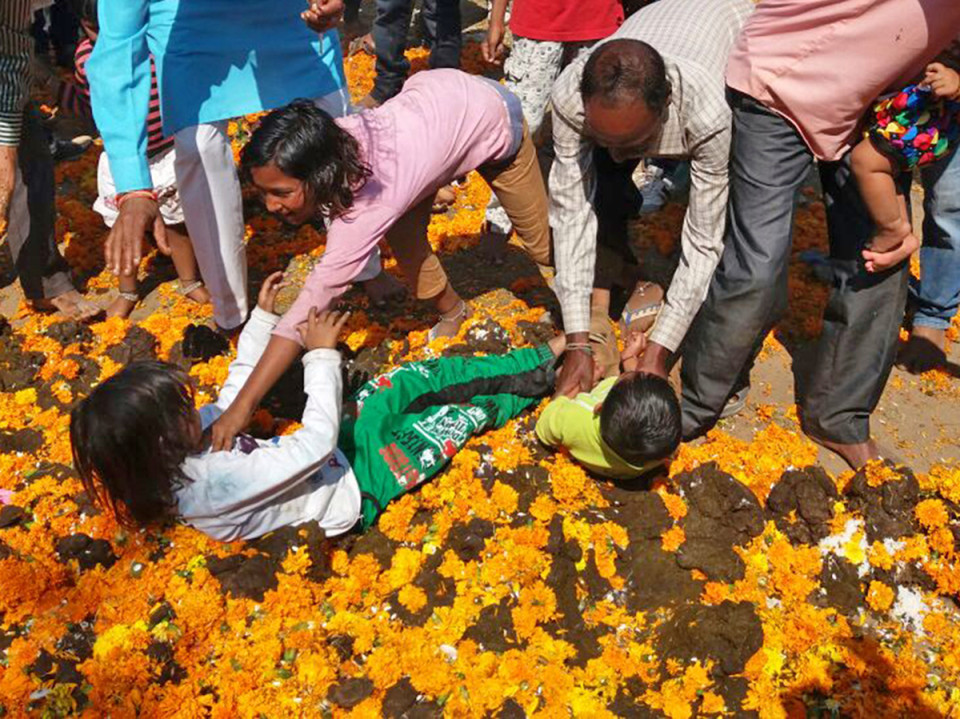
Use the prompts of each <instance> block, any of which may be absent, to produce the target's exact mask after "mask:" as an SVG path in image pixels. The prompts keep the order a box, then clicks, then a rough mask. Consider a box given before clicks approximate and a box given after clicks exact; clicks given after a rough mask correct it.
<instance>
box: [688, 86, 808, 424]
mask: <svg viewBox="0 0 960 719" xmlns="http://www.w3.org/2000/svg"><path fill="white" fill-rule="evenodd" d="M731 104H732V106H733V144H732V148H731V157H730V200H729V203H728V207H727V232H726V237H725V240H724V251H723V255H722V256H721V259H720V264H719V265H718V267H717V270H716V272H715V274H714V276H713V280H712V282H711V284H710V290H709V292H708V294H707V299H706V301H705V302H704V304H703V306H702V307H701V309H700V312H699V313H698V315H697V317H696V319H695V320H694V323H693V326H692V327H691V329H690V332H689V334H688V337H687V341H686V343H685V345H684V347H683V364H682V367H681V376H682V383H683V393H682V408H683V435H684V438H685V439H692V438H693V437H696V436H697V435H700V434H702V433H704V432H706V431H707V430H708V429H710V427H712V426H713V425H714V424H715V423H716V421H717V419H718V418H719V416H720V412H721V411H722V410H723V408H724V405H725V403H726V402H727V399H728V398H729V397H730V396H731V395H732V394H733V393H734V392H735V391H736V390H737V389H738V387H737V384H738V379H740V378H741V377H742V375H743V373H745V372H749V364H750V362H751V361H752V359H753V357H754V356H755V352H756V350H757V348H758V346H759V343H760V342H762V341H763V338H764V336H765V335H766V333H767V332H768V331H769V329H770V328H771V327H772V326H773V324H774V323H775V322H776V321H777V319H778V318H779V317H780V316H781V315H782V314H783V312H784V310H785V308H786V300H787V267H788V261H789V256H790V242H791V237H792V233H793V216H794V201H795V197H796V193H797V190H798V189H799V188H800V185H801V184H802V182H803V179H804V177H805V176H806V174H807V171H808V170H809V168H810V165H811V163H812V161H813V158H812V156H811V154H810V151H809V149H808V148H807V146H806V144H805V143H804V142H803V140H802V139H801V138H800V136H799V135H798V134H797V132H796V130H794V128H793V127H792V126H791V125H790V124H789V123H788V122H787V121H786V120H784V119H783V118H782V117H780V116H778V115H775V114H774V113H772V112H770V111H769V110H767V109H766V108H765V107H763V106H762V105H760V104H759V103H757V102H756V101H754V100H752V99H750V98H748V97H746V96H743V95H739V94H732V95H731Z"/></svg>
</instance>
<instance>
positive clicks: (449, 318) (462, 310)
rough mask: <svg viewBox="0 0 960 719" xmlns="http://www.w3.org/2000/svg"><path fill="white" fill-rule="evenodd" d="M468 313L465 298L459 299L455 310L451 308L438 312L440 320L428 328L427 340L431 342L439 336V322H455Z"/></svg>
mask: <svg viewBox="0 0 960 719" xmlns="http://www.w3.org/2000/svg"><path fill="white" fill-rule="evenodd" d="M469 313H470V306H469V305H468V304H467V303H466V301H465V300H460V306H459V307H458V308H457V309H456V310H452V311H450V312H447V313H440V322H437V324H435V325H434V326H433V327H431V328H430V332H428V333H427V341H428V342H433V341H434V340H435V339H437V338H438V337H441V336H442V335H441V334H440V324H441V323H443V322H456V321H457V320H461V324H462V320H464V319H466V318H467V317H468V316H469Z"/></svg>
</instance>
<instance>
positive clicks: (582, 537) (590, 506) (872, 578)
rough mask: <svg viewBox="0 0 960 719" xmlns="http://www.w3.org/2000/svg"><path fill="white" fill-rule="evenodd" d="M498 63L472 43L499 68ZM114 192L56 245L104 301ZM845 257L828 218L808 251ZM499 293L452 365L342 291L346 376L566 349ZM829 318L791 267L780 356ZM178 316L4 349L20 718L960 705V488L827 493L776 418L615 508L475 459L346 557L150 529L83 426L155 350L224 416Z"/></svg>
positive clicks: (1, 479)
mask: <svg viewBox="0 0 960 719" xmlns="http://www.w3.org/2000/svg"><path fill="white" fill-rule="evenodd" d="M412 56H413V60H414V64H415V67H416V68H419V67H422V66H423V64H424V61H423V56H422V53H419V52H417V51H415V52H413V53H412ZM475 56H476V49H475V47H472V46H471V47H470V48H469V50H468V53H467V58H468V63H467V64H468V66H471V65H472V66H473V67H474V69H479V65H478V62H477V61H476V58H475ZM348 74H349V76H350V79H351V91H352V94H353V95H354V96H355V97H359V96H361V95H363V94H364V93H365V92H366V90H367V89H368V86H369V84H370V81H371V74H372V59H371V58H369V57H367V56H365V55H362V54H361V55H356V56H353V57H351V58H349V59H348ZM232 131H233V132H234V134H235V135H237V136H238V137H241V136H243V135H244V134H245V133H246V132H247V131H248V125H247V122H246V121H240V122H238V123H236V124H235V125H234V127H233V130H232ZM95 168H96V157H95V156H94V153H89V154H88V155H87V156H86V157H85V158H83V159H82V160H80V161H79V162H77V163H73V164H69V165H64V166H61V167H60V169H59V173H60V177H59V179H60V181H61V188H62V190H63V191H62V192H61V193H60V196H59V199H58V207H59V211H60V218H59V220H58V233H59V236H60V237H61V239H62V240H63V242H64V243H65V247H66V256H67V259H68V261H69V262H70V264H71V265H72V267H73V268H74V270H75V271H76V272H77V273H78V274H80V275H82V276H84V277H86V278H87V279H88V288H90V289H91V290H92V291H93V292H98V291H99V292H104V293H106V292H109V291H112V289H111V288H113V286H114V285H113V280H112V279H111V278H110V277H109V275H108V274H106V273H105V272H104V271H103V262H102V257H101V254H100V252H101V250H100V246H101V245H100V243H101V239H102V236H103V233H104V230H103V228H102V227H101V225H100V222H99V219H98V218H97V216H96V215H95V214H94V213H93V212H92V211H91V210H90V209H89V208H90V205H91V204H92V201H93V198H94V197H95V193H96V179H95ZM488 192H489V191H488V190H487V188H486V187H485V186H484V184H483V182H482V180H480V179H479V178H478V177H477V176H476V175H472V176H471V177H470V178H468V181H467V182H466V183H465V184H464V185H462V186H461V187H460V188H459V190H458V199H457V202H456V204H455V206H454V207H453V209H452V210H451V211H449V212H448V213H447V214H446V215H438V216H436V217H435V218H434V221H433V222H432V224H431V227H430V239H431V242H433V244H434V246H435V247H437V248H438V250H440V251H441V253H442V254H443V255H444V258H445V262H447V263H448V264H449V266H450V267H454V268H455V267H456V263H457V261H458V256H459V257H460V258H462V257H464V256H469V255H470V253H473V252H477V251H479V249H481V248H478V247H476V245H477V240H478V236H479V230H480V225H481V222H482V217H483V208H484V206H485V204H486V199H487V197H488ZM250 209H251V212H250V213H249V215H248V233H247V234H248V237H247V241H248V245H247V247H248V256H249V259H250V263H251V271H252V272H251V274H252V275H254V276H263V275H265V274H266V273H268V272H271V271H273V270H275V269H279V268H283V267H287V266H289V267H290V269H291V272H292V273H293V274H295V275H296V274H302V273H303V272H304V271H305V269H306V268H308V267H309V266H310V264H311V263H312V262H313V261H315V259H316V258H317V257H318V256H320V255H321V254H322V252H323V246H324V238H323V236H322V235H321V234H319V233H318V232H317V231H316V230H314V229H312V228H304V229H301V230H298V231H292V230H288V229H285V228H283V227H281V226H280V225H279V224H278V223H277V222H276V221H275V220H273V219H271V218H269V217H266V216H263V215H262V214H260V213H259V212H258V211H257V210H256V208H255V206H254V205H252V204H251V206H250ZM681 215H682V210H680V209H678V208H669V209H668V211H667V212H665V213H662V214H661V215H660V216H656V217H654V218H652V219H651V220H649V221H648V223H647V225H648V226H647V228H646V237H647V238H648V241H649V242H650V244H652V245H653V246H654V247H655V248H656V250H657V251H658V252H660V253H662V254H664V255H669V254H670V253H671V252H673V251H674V250H675V247H676V238H677V235H678V232H679V226H678V223H677V220H678V218H679V217H680V216H681ZM824 244H825V241H824V230H823V210H822V206H821V205H820V204H819V203H818V202H816V201H813V202H811V203H809V204H808V205H806V206H805V207H804V208H802V209H801V211H800V212H799V217H798V240H797V251H798V252H799V251H800V250H802V249H809V248H813V247H822V246H824ZM150 264H151V267H150V272H151V273H153V274H156V275H158V276H160V277H163V273H164V265H163V263H162V262H161V261H159V260H158V259H157V258H153V259H152V260H151V263H150ZM387 266H388V268H390V267H391V263H390V262H389V261H388V262H387ZM473 266H474V265H471V267H473ZM498 272H499V275H500V276H503V277H506V276H508V275H509V277H508V281H507V282H504V283H503V284H505V285H506V286H507V288H508V289H509V290H510V291H509V292H508V291H506V290H502V289H501V290H496V291H493V292H483V293H481V294H480V296H479V297H477V298H476V300H475V306H476V312H475V315H474V317H473V318H472V319H471V320H470V321H469V322H468V323H467V326H465V327H464V329H463V331H462V332H461V334H460V336H458V337H457V338H455V339H453V340H440V341H437V342H434V343H432V344H431V343H427V341H426V340H427V338H426V329H427V327H428V325H429V314H428V313H426V312H424V311H423V310H421V309H420V308H418V307H416V306H415V304H414V303H413V302H412V301H408V302H407V304H406V305H404V307H402V308H397V309H395V310H393V311H392V312H378V311H375V310H373V309H371V308H368V307H366V305H365V301H364V300H363V298H361V297H359V296H357V295H356V293H353V294H350V295H348V296H347V297H346V301H347V302H348V303H350V304H351V305H352V306H353V307H354V308H355V310H356V311H355V312H354V315H353V317H352V318H351V321H350V325H349V327H348V331H347V336H346V338H345V345H346V346H347V349H345V353H346V354H347V355H348V357H349V363H350V366H351V368H353V369H357V370H359V369H360V368H365V369H368V370H369V369H371V368H372V369H373V370H385V369H388V368H389V367H391V366H394V365H395V364H397V363H399V362H401V361H409V360H411V359H417V358H423V357H428V356H435V355H437V354H442V353H445V352H458V351H459V352H470V351H496V350H497V349H499V350H503V349H506V348H507V347H509V346H515V345H522V344H528V343H530V342H533V341H536V340H537V338H538V337H540V338H541V339H542V334H543V329H544V324H543V323H542V322H540V320H541V319H542V316H543V313H544V309H543V307H542V306H540V305H539V304H538V303H535V302H534V301H533V298H535V297H542V296H543V295H544V292H543V287H542V283H541V282H540V280H539V279H538V278H537V276H536V272H535V270H534V269H533V267H532V265H529V264H526V265H525V264H523V261H522V260H518V261H516V262H515V261H514V260H511V262H510V263H508V265H507V270H499V271H498ZM467 274H470V271H469V268H468V271H467V272H460V274H459V275H458V273H457V271H456V270H455V269H454V270H452V271H451V275H452V276H453V277H454V281H455V282H463V283H466V282H467V279H466V275H467ZM482 289H489V288H482ZM478 292H480V290H478ZM537 293H540V294H537ZM825 294H826V289H825V288H823V287H821V286H820V285H818V283H817V282H816V280H815V278H813V277H812V275H811V274H810V273H809V270H808V269H807V268H806V267H805V266H804V265H803V264H802V263H801V262H800V261H799V260H797V261H796V262H795V263H794V264H793V265H792V267H791V314H790V316H789V317H788V319H787V321H786V322H785V323H784V325H782V330H781V331H782V332H784V333H787V334H790V335H792V336H793V337H795V338H796V339H798V340H809V339H810V338H811V337H813V336H815V334H816V333H817V331H818V330H819V325H818V322H819V320H818V317H819V314H820V311H821V308H822V302H823V300H824V298H825ZM525 298H526V299H525ZM528 300H529V301H528ZM155 304H156V306H155V307H153V308H152V309H151V311H150V312H149V314H146V315H145V316H141V317H140V319H137V320H134V321H128V320H119V319H113V320H109V321H106V322H100V323H97V324H93V325H90V326H89V327H84V326H80V325H76V324H75V323H69V322H62V321H57V320H56V319H54V318H50V317H44V316H37V315H30V314H28V313H27V312H26V311H23V312H21V314H20V315H19V316H18V317H17V318H15V320H14V321H13V322H12V323H11V324H10V325H6V324H5V325H3V326H2V327H0V390H2V391H0V449H2V455H0V716H44V717H59V716H86V717H99V716H113V717H126V716H131V717H132V716H189V717H193V716H200V717H202V716H212V717H234V716H242V717H274V716H311V717H312V716H357V717H367V716H369V717H379V716H441V715H446V716H524V715H529V716H543V717H552V716H571V715H573V716H585V717H603V716H638V715H639V716H646V715H650V716H667V717H670V718H671V719H684V718H686V717H691V716H694V715H703V716H732V715H736V716H747V715H754V716H761V717H786V716H790V717H800V716H872V717H886V716H918V717H923V716H930V717H933V716H950V715H952V714H953V713H956V712H957V711H958V710H960V627H958V621H957V611H956V608H955V604H954V600H955V598H956V596H957V594H958V592H960V567H958V560H960V556H958V539H960V466H940V467H936V468H934V469H932V470H931V471H930V472H929V473H927V474H923V475H918V476H914V475H913V474H912V473H910V472H909V471H908V470H905V469H895V468H892V467H890V466H887V465H882V464H877V465H871V466H870V467H868V468H867V469H866V470H864V471H862V472H860V473H858V474H856V475H854V474H852V473H848V474H846V475H843V476H840V477H837V478H833V477H829V476H827V475H826V474H825V473H823V472H822V471H821V470H819V469H817V468H815V467H812V466H811V465H813V463H814V462H815V459H816V451H815V448H814V447H813V446H812V445H811V444H810V443H809V442H808V441H807V440H805V439H804V438H803V436H802V434H801V433H800V432H799V429H798V426H797V422H796V416H795V411H794V409H793V408H792V407H791V408H776V407H770V408H766V409H765V410H763V411H761V412H760V416H761V417H762V419H763V422H762V424H761V427H760V428H759V429H758V431H757V433H756V435H755V437H754V438H753V440H752V441H749V442H748V441H742V440H737V439H734V438H732V437H730V436H729V435H726V434H725V433H723V432H722V431H714V432H712V433H711V434H710V435H709V436H708V438H707V439H706V440H705V441H704V442H701V443H698V444H696V445H691V446H685V447H683V448H682V449H681V450H680V451H679V453H678V455H677V456H676V458H675V459H674V460H673V461H672V463H671V464H670V466H669V468H668V470H667V471H666V472H665V473H663V474H662V476H660V477H659V478H657V479H656V481H655V482H654V483H653V485H652V487H650V488H647V487H646V485H643V486H630V485H615V484H612V483H608V482H601V481H598V480H596V479H595V478H593V477H591V476H589V475H587V474H586V473H585V472H584V471H583V470H582V469H580V468H579V467H578V466H577V465H575V464H574V463H573V462H572V461H571V460H570V458H569V457H568V456H566V455H564V454H562V453H559V454H551V453H548V452H547V451H545V450H544V448H542V447H541V446H540V445H539V444H538V443H537V442H536V440H535V438H534V436H533V434H532V423H533V421H535V415H536V413H535V412H534V413H533V414H529V415H527V416H524V417H520V418H519V419H517V420H515V421H513V422H511V423H510V424H509V425H507V426H506V427H504V428H503V429H501V430H498V431H495V432H491V433H488V434H486V435H484V436H483V437H480V438H478V439H476V440H474V441H473V442H471V443H470V444H469V446H468V448H467V449H466V450H465V451H463V452H461V453H460V454H459V455H457V456H456V457H455V459H454V461H453V463H452V465H451V467H450V468H449V470H448V471H447V472H445V473H443V475H442V476H440V477H438V478H437V479H436V480H435V481H433V482H432V483H430V484H428V485H426V486H424V487H423V488H422V489H421V490H420V491H418V492H416V493H413V494H410V495H406V496H404V497H403V498H402V499H400V500H399V501H397V502H395V503H394V504H392V505H391V506H390V507H389V508H388V509H387V510H386V512H385V513H384V514H383V516H382V517H381V518H380V520H379V523H378V526H377V527H376V528H375V529H373V530H371V531H370V532H368V533H367V534H366V535H364V536H357V535H351V536H348V537H346V538H344V539H342V540H339V541H336V542H327V541H325V540H324V539H323V537H322V536H320V533H319V530H318V529H317V528H316V527H314V526H311V525H305V526H302V527H296V528H288V529H286V530H283V531H280V532H276V533H274V534H272V535H268V536H267V537H264V538H262V539H260V540H257V541H255V542H247V543H243V542H236V543H232V544H219V543H217V542H214V541H211V540H209V539H207V538H205V537H204V536H203V535H202V534H200V533H199V532H196V531H194V530H192V529H190V528H189V527H186V526H182V525H173V526H169V527H165V528H161V529H155V530H151V531H131V530H127V529H124V528H122V527H120V526H119V525H118V524H117V523H116V522H115V521H114V519H113V518H112V516H110V514H109V513H107V512H104V511H103V510H102V509H101V508H99V507H97V506H96V505H95V504H94V503H93V502H92V501H91V498H90V497H89V496H88V495H87V494H86V493H85V492H84V491H83V488H82V486H81V484H80V482H79V481H78V479H77V476H76V473H75V472H74V471H73V469H72V468H71V453H70V446H69V439H68V425H69V410H70V408H71V406H72V405H73V404H74V403H75V402H76V401H78V400H79V399H81V398H82V397H83V396H85V394H86V393H88V392H89V391H90V389H91V387H93V386H95V385H96V383H97V382H100V381H102V380H103V379H105V378H107V377H109V376H110V375H112V374H113V373H115V372H116V371H118V370H119V369H120V368H121V367H122V366H123V364H124V363H126V362H129V361H131V360H135V359H141V358H144V357H160V358H163V359H167V360H169V361H172V362H177V363H180V364H182V365H183V366H184V367H188V368H189V371H190V373H191V375H192V376H193V377H194V378H195V379H196V381H197V383H198V386H199V391H198V395H197V397H198V402H200V403H202V402H206V401H209V400H210V399H211V398H212V397H213V395H214V393H215V389H216V387H217V386H218V385H219V383H220V382H222V380H223V378H224V377H225V374H226V369H227V365H228V363H229V360H230V356H231V354H232V348H228V349H227V350H226V351H225V352H219V351H215V352H212V353H211V354H210V356H206V357H203V358H202V359H200V360H198V359H197V358H196V357H191V356H190V355H189V353H188V352H186V351H185V348H184V343H183V337H184V334H185V332H187V331H188V328H190V327H191V326H196V325H203V324H205V323H209V321H210V312H209V309H208V308H202V307H199V306H197V305H195V304H193V303H191V302H190V301H188V300H185V299H184V298H182V297H180V296H179V295H178V294H177V293H176V292H175V291H174V290H173V289H172V286H171V285H170V284H169V283H166V284H162V285H160V288H159V290H158V291H157V293H156V295H155ZM768 344H769V345H770V346H773V347H776V346H777V344H778V341H777V340H776V339H775V338H773V339H771V340H770V341H769V343H768ZM952 383H953V384H952V387H953V389H954V391H955V388H956V380H955V379H954V380H952ZM281 399H283V398H281ZM286 399H289V397H287V398H286ZM268 407H269V409H264V410H261V411H260V412H259V413H258V414H257V416H256V418H255V430H254V431H255V432H258V433H262V434H269V433H275V432H287V431H290V430H291V429H292V428H294V427H296V426H297V425H296V419H297V416H296V414H295V413H294V412H289V411H286V410H284V407H285V402H283V401H279V400H278V401H277V402H274V403H268Z"/></svg>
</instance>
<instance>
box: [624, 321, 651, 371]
mask: <svg viewBox="0 0 960 719" xmlns="http://www.w3.org/2000/svg"><path fill="white" fill-rule="evenodd" d="M646 348H647V336H646V335H645V334H644V333H643V332H640V331H639V330H637V331H635V332H630V333H628V334H627V335H626V336H625V337H624V338H623V352H621V353H620V362H621V364H622V365H623V369H624V370H625V371H627V372H633V371H634V370H636V369H637V366H638V365H639V363H640V355H642V354H643V351H644V350H645V349H646Z"/></svg>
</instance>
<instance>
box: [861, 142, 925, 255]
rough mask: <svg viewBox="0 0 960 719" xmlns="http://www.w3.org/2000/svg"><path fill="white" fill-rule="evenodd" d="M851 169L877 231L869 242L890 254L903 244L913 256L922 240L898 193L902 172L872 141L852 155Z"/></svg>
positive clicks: (863, 144) (905, 249) (877, 250)
mask: <svg viewBox="0 0 960 719" xmlns="http://www.w3.org/2000/svg"><path fill="white" fill-rule="evenodd" d="M850 160H851V167H852V169H853V174H854V177H855V178H856V181H857V186H858V187H859V188H860V197H861V198H862V200H863V205H864V207H865V208H866V211H867V214H868V215H869V216H870V219H871V220H873V224H874V227H875V228H876V232H875V234H874V236H873V239H872V240H871V242H870V249H872V250H874V251H875V252H889V251H890V250H893V249H895V248H897V247H900V246H901V245H903V246H904V251H908V252H909V253H913V252H914V251H915V250H916V249H917V248H918V247H919V246H920V241H919V240H918V239H917V238H916V236H915V235H914V234H913V229H912V228H911V226H910V218H909V217H908V216H907V214H906V201H905V199H904V197H903V195H902V194H900V193H899V188H898V187H897V182H896V179H895V178H896V177H898V176H899V175H900V170H899V168H897V167H896V166H895V165H894V163H893V161H892V160H891V159H890V158H889V157H887V156H886V155H884V154H883V153H882V152H880V151H879V150H878V149H877V148H876V147H874V146H873V143H872V142H870V140H863V141H861V142H860V143H859V144H857V146H856V147H855V148H853V151H852V152H851V153H850Z"/></svg>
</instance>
